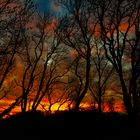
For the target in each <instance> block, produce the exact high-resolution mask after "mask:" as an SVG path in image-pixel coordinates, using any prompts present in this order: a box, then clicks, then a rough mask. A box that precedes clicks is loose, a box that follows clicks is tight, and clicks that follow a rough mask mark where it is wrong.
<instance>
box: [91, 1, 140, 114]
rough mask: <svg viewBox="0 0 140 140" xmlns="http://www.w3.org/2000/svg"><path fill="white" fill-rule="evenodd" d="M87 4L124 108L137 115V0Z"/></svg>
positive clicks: (139, 4)
mask: <svg viewBox="0 0 140 140" xmlns="http://www.w3.org/2000/svg"><path fill="white" fill-rule="evenodd" d="M90 2H91V4H93V9H94V10H93V11H94V15H95V16H96V17H97V18H98V20H99V25H100V29H99V30H100V37H101V39H102V41H103V47H104V50H105V53H106V58H107V59H108V60H109V61H110V63H112V65H113V66H114V68H115V70H116V72H117V74H118V76H119V79H120V83H121V88H122V94H123V101H124V105H125V107H126V110H127V112H128V114H130V115H132V114H134V113H136V112H137V104H138V98H137V92H136V91H137V82H138V81H137V79H138V77H139V66H140V63H139V58H140V54H139V51H138V50H139V37H138V36H139V35H138V34H139V14H140V12H139V8H140V3H139V1H137V0H130V1H127V0H116V1H110V0H107V1H106V0H102V1H100V0H99V1H96V2H93V1H90ZM95 5H96V6H95ZM95 7H96V8H95ZM95 9H96V10H95ZM132 42H133V43H132ZM128 50H129V52H128ZM128 54H129V55H128ZM126 59H127V60H128V59H129V60H130V61H126ZM128 69H129V70H130V73H129V74H130V75H129V77H130V79H129V82H130V84H129V86H127V83H126V80H125V75H124V73H125V71H126V70H128ZM131 97H132V98H131ZM131 99H132V100H131ZM131 101H132V102H131Z"/></svg>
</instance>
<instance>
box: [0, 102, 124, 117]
mask: <svg viewBox="0 0 140 140" xmlns="http://www.w3.org/2000/svg"><path fill="white" fill-rule="evenodd" d="M13 102H14V100H12V99H5V100H0V107H1V109H0V112H2V111H3V110H4V109H6V108H7V107H8V106H9V105H10V104H12V103H13ZM69 103H70V102H69V101H67V102H65V103H64V104H62V105H61V103H60V102H57V103H54V104H53V105H52V106H51V108H50V111H51V112H52V113H55V111H58V110H59V111H65V110H69V108H68V106H69ZM42 104H45V110H44V109H43V108H42V106H38V108H37V110H40V111H49V106H50V104H49V103H46V102H45V101H44V103H42ZM31 106H32V103H30V104H27V110H31ZM72 106H73V105H72ZM95 106H96V108H97V107H98V106H97V104H96V105H95ZM80 108H81V109H82V110H83V109H84V110H92V109H93V108H92V104H90V103H88V102H82V103H81V104H80ZM113 108H114V109H113V111H114V112H125V109H124V106H123V104H122V103H121V102H116V103H115V104H114V106H113ZM102 109H103V112H110V111H111V110H110V108H109V106H108V104H107V103H106V102H105V103H103V104H102ZM18 112H21V108H20V106H16V107H15V108H14V109H13V110H12V111H11V112H10V114H9V115H13V114H16V113H18ZM5 117H8V116H5ZM5 117H4V118H5Z"/></svg>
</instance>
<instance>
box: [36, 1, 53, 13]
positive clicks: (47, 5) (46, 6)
mask: <svg viewBox="0 0 140 140" xmlns="http://www.w3.org/2000/svg"><path fill="white" fill-rule="evenodd" d="M36 1H37V5H38V7H39V10H40V11H41V12H43V11H48V10H50V9H51V0H36Z"/></svg>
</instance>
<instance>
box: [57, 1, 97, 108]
mask: <svg viewBox="0 0 140 140" xmlns="http://www.w3.org/2000/svg"><path fill="white" fill-rule="evenodd" d="M59 3H60V4H61V6H62V7H65V10H66V15H65V16H64V17H63V18H62V20H61V22H60V26H59V36H60V37H61V41H62V42H63V43H64V44H65V45H66V46H68V47H69V48H70V50H71V49H72V50H73V51H76V52H77V54H78V55H79V56H80V57H81V58H80V59H83V61H85V67H84V69H85V70H84V71H85V78H84V79H82V80H83V81H84V84H83V85H82V86H83V88H82V91H81V92H80V94H79V95H78V96H77V99H76V105H75V109H76V110H78V109H79V105H80V103H81V101H82V100H83V98H84V96H85V95H86V93H87V91H88V87H89V75H90V65H91V64H90V58H91V48H92V36H93V34H94V32H95V27H96V22H93V19H92V18H91V13H90V10H89V6H90V3H88V2H87V1H81V0H78V1H77V0H68V1H65V0H60V1H59ZM90 24H92V27H91V28H90V27H89V25H90Z"/></svg>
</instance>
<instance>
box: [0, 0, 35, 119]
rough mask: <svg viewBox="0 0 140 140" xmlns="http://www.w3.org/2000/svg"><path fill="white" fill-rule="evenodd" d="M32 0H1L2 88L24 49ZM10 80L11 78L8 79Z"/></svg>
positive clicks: (32, 6)
mask: <svg viewBox="0 0 140 140" xmlns="http://www.w3.org/2000/svg"><path fill="white" fill-rule="evenodd" d="M33 8H34V5H33V3H32V1H28V0H27V1H24V2H20V1H15V0H2V1H1V2H0V70H1V75H0V88H2V86H3V84H4V81H6V80H7V78H8V74H9V72H10V70H11V69H12V67H13V66H14V65H13V64H14V61H15V60H16V57H17V56H18V55H20V54H21V50H22V49H24V48H23V46H24V38H23V37H24V35H23V34H24V33H25V30H26V27H27V25H28V23H29V21H30V17H31V16H32V13H33ZM8 80H9V79H8ZM20 99H21V96H19V97H18V98H17V99H16V100H15V102H13V103H12V104H11V105H10V106H9V107H8V108H7V109H5V110H4V111H3V112H2V113H1V114H0V117H3V116H4V115H5V114H7V113H9V112H10V111H11V109H13V108H14V107H15V105H17V103H18V102H19V100H20Z"/></svg>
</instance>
